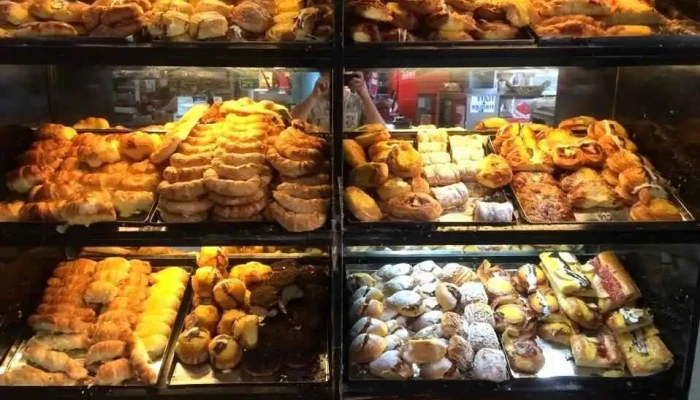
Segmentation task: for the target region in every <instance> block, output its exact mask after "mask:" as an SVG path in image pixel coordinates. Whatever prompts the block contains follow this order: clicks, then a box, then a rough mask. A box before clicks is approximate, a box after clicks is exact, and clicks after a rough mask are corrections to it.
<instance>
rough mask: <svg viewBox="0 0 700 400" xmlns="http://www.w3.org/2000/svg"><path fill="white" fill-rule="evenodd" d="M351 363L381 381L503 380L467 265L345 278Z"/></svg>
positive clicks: (503, 368) (485, 311) (484, 299)
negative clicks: (348, 304)
mask: <svg viewBox="0 0 700 400" xmlns="http://www.w3.org/2000/svg"><path fill="white" fill-rule="evenodd" d="M347 284H348V289H349V290H350V291H352V296H351V299H352V304H351V305H350V310H349V318H350V320H351V322H352V323H353V326H352V327H351V328H350V332H349V336H350V339H351V340H352V342H351V344H350V350H349V351H350V361H351V362H352V363H353V364H358V365H359V366H360V367H361V368H363V369H365V370H366V371H368V372H369V373H370V374H372V375H375V376H378V377H380V378H384V379H402V380H406V379H412V378H420V379H431V380H432V379H463V378H465V377H466V378H469V379H477V380H488V381H495V382H500V381H504V380H507V379H509V374H508V365H507V363H506V357H505V355H504V354H503V351H502V350H501V347H500V344H499V341H498V336H497V335H496V332H495V331H494V328H493V327H494V325H495V318H494V313H493V310H492V309H491V307H489V304H488V300H489V297H488V296H487V292H486V290H485V288H484V285H482V283H481V282H479V277H478V276H477V274H476V273H475V272H474V271H473V270H471V269H470V268H468V267H466V266H464V265H460V264H457V263H449V264H446V265H444V266H442V267H440V266H438V265H437V264H435V263H434V262H433V261H423V262H421V263H418V264H416V265H413V266H412V265H410V264H405V263H401V264H394V265H391V264H389V265H385V266H383V267H381V268H379V269H378V270H376V271H375V272H374V273H373V274H372V275H370V274H368V273H364V272H357V273H353V274H350V275H349V276H348V281H347Z"/></svg>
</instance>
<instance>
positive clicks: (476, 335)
mask: <svg viewBox="0 0 700 400" xmlns="http://www.w3.org/2000/svg"><path fill="white" fill-rule="evenodd" d="M467 340H468V341H469V344H470V345H471V346H472V348H473V349H474V351H477V352H478V351H479V350H481V349H484V348H489V349H498V348H500V346H499V344H498V336H496V331H494V330H493V327H492V326H491V325H489V324H487V323H484V322H476V323H473V324H471V325H469V327H468V328H467Z"/></svg>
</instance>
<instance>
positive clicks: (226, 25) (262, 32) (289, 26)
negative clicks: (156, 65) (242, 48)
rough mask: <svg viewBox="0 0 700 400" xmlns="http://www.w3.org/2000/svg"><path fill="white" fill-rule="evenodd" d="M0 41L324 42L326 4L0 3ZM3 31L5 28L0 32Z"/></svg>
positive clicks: (180, 0)
mask: <svg viewBox="0 0 700 400" xmlns="http://www.w3.org/2000/svg"><path fill="white" fill-rule="evenodd" d="M0 26H3V28H2V29H0V38H1V37H19V38H22V37H41V36H64V37H71V36H91V37H116V38H120V37H121V38H124V37H129V36H132V35H133V36H137V37H139V38H152V39H156V40H157V39H167V40H171V41H191V40H212V39H213V40H226V41H254V40H267V41H296V40H329V39H330V38H331V36H332V34H333V2H332V1H329V0H311V1H300V0H245V1H243V2H224V1H219V0H195V1H189V2H188V1H184V0H157V1H155V2H151V1H148V0H96V1H95V2H93V3H92V4H89V5H88V4H87V3H86V2H80V1H66V0H29V1H25V2H15V1H11V0H2V1H0ZM5 26H7V28H5Z"/></svg>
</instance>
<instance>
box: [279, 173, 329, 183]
mask: <svg viewBox="0 0 700 400" xmlns="http://www.w3.org/2000/svg"><path fill="white" fill-rule="evenodd" d="M280 179H282V182H283V183H293V184H297V185H310V186H315V185H325V184H327V183H328V182H330V181H331V177H330V175H328V174H325V173H322V172H319V173H316V174H313V175H306V176H299V177H296V178H291V177H289V176H284V175H282V176H281V177H280Z"/></svg>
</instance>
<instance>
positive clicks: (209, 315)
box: [185, 305, 220, 332]
mask: <svg viewBox="0 0 700 400" xmlns="http://www.w3.org/2000/svg"><path fill="white" fill-rule="evenodd" d="M219 317H220V314H219V310H218V309H217V308H216V307H214V306H211V305H199V306H197V307H195V309H194V310H193V311H192V312H191V313H190V314H189V315H187V318H185V326H186V327H187V328H191V327H199V328H203V329H206V330H207V331H208V332H215V331H216V325H217V324H218V322H219Z"/></svg>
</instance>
